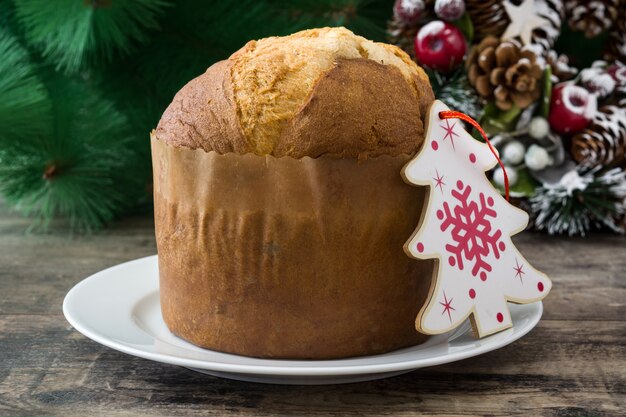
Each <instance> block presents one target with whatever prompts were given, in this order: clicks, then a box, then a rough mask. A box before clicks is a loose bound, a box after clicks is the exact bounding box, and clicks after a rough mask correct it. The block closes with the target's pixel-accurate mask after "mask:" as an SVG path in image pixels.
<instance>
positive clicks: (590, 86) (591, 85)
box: [580, 61, 616, 98]
mask: <svg viewBox="0 0 626 417" xmlns="http://www.w3.org/2000/svg"><path fill="white" fill-rule="evenodd" d="M580 82H581V85H582V86H583V87H584V88H585V89H586V90H587V91H589V92H591V93H594V94H596V95H597V96H598V97H599V98H604V97H606V96H608V95H609V94H611V93H612V92H613V90H614V89H615V84H616V81H615V79H614V78H613V76H612V75H611V74H609V73H608V72H607V70H606V63H605V62H604V61H596V62H594V63H593V65H592V66H591V67H590V68H585V69H584V70H582V71H581V72H580Z"/></svg>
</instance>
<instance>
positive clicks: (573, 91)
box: [548, 83, 597, 134]
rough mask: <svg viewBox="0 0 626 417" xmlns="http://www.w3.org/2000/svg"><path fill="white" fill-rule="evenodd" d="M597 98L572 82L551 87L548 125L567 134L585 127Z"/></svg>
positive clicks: (594, 111) (593, 112) (590, 117)
mask: <svg viewBox="0 0 626 417" xmlns="http://www.w3.org/2000/svg"><path fill="white" fill-rule="evenodd" d="M596 108H597V99H596V96H595V95H593V94H590V93H589V91H587V90H585V89H584V88H582V87H579V86H577V85H574V84H572V83H561V84H558V85H557V86H556V87H554V88H553V89H552V99H551V101H550V115H549V116H548V121H549V122H550V127H551V128H552V130H554V131H555V132H557V133H560V134H568V133H574V132H579V131H581V130H583V129H584V128H586V127H587V126H588V125H589V123H590V122H591V120H592V119H593V116H594V114H595V113H596Z"/></svg>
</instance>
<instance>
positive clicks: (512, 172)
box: [492, 165, 518, 188]
mask: <svg viewBox="0 0 626 417" xmlns="http://www.w3.org/2000/svg"><path fill="white" fill-rule="evenodd" d="M504 169H505V170H506V175H507V177H508V179H509V185H510V186H511V187H513V186H515V184H517V179H518V176H517V170H516V169H515V168H513V167H511V166H506V165H505V166H504ZM492 179H493V182H495V183H496V185H499V186H500V187H502V188H504V171H503V170H502V168H500V167H497V168H496V169H495V170H494V171H493V177H492Z"/></svg>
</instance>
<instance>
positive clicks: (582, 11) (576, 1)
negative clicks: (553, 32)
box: [565, 0, 624, 38]
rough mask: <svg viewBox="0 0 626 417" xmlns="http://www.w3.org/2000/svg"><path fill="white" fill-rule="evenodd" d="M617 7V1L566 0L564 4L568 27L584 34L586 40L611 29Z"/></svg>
mask: <svg viewBox="0 0 626 417" xmlns="http://www.w3.org/2000/svg"><path fill="white" fill-rule="evenodd" d="M618 7H619V0H591V1H589V0H567V1H566V2H565V12H566V13H567V19H568V20H567V22H568V24H569V27H570V28H572V29H573V30H576V31H580V32H584V34H585V36H586V37H588V38H593V37H595V36H598V35H599V34H601V33H602V32H604V31H606V30H608V29H610V28H611V26H612V25H613V22H614V21H615V19H616V18H617V10H618ZM622 7H624V6H623V5H622Z"/></svg>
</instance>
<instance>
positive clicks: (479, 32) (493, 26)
mask: <svg viewBox="0 0 626 417" xmlns="http://www.w3.org/2000/svg"><path fill="white" fill-rule="evenodd" d="M465 11H466V12H467V14H468V15H469V17H470V18H471V19H472V23H473V25H474V36H475V37H476V39H483V38H485V37H487V36H489V35H493V36H496V37H500V35H502V34H503V33H504V31H505V30H506V27H507V26H508V25H509V23H511V21H510V20H509V16H508V15H507V14H506V10H505V9H504V6H503V5H502V0H465Z"/></svg>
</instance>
